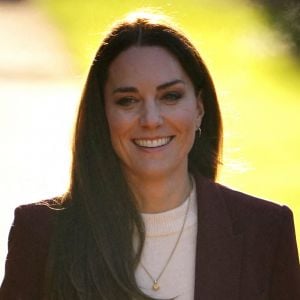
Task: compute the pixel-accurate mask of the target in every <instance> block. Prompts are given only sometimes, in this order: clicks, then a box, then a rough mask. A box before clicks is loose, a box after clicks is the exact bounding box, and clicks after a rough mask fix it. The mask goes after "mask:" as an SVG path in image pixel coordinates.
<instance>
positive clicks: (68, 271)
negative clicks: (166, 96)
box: [45, 17, 222, 300]
mask: <svg viewBox="0 0 300 300" xmlns="http://www.w3.org/2000/svg"><path fill="white" fill-rule="evenodd" d="M133 45H135V46H141V47H142V46H160V47H163V48H165V49H167V50H168V51H169V52H170V53H172V54H173V55H174V56H175V57H176V58H177V59H178V61H179V62H180V64H181V66H182V67H183V69H184V70H185V72H186V73H187V74H188V76H189V77H190V78H191V80H192V83H193V86H194V89H195V93H197V94H198V93H201V97H202V101H203V106H204V110H205V116H204V118H203V120H202V125H201V129H202V135H201V137H196V139H195V143H194V145H193V147H192V150H191V152H190V153H189V170H190V172H199V173H201V174H202V175H203V176H206V177H207V178H210V179H212V180H214V179H215V177H216V172H217V166H218V162H219V155H220V148H221V142H222V124H221V116H220V110H219V106H218V102H217V96H216V93H215V88H214V85H213V82H212V79H211V77H210V75H209V72H208V70H207V68H206V66H205V64H204V62H203V60H202V59H201V57H200V55H199V53H198V52H197V50H196V49H195V47H194V46H193V45H192V44H191V43H190V42H189V40H188V39H187V38H186V37H185V36H184V35H183V34H181V33H180V32H179V31H178V30H176V29H174V28H173V27H172V26H170V25H166V24H165V23H163V22H157V21H155V22H153V21H152V19H151V18H145V17H143V18H142V17H137V18H135V19H134V20H131V21H123V22H120V23H118V24H117V25H115V26H114V27H113V29H112V30H111V32H110V33H109V34H108V35H107V37H106V38H105V39H104V41H103V42H102V44H101V46H100V48H99V50H98V51H97V54H96V57H95V59H94V61H93V64H92V66H91V68H90V71H89V74H88V78H87V82H86V85H85V88H84V91H83V95H82V99H81V103H80V107H79V112H78V117H77V122H76V129H75V136H74V145H73V164H72V173H71V184H70V189H69V192H68V193H67V194H66V196H65V197H63V198H62V200H61V205H62V208H63V209H62V210H60V211H59V212H58V213H57V223H56V226H55V229H54V234H53V240H52V243H51V244H52V246H51V248H50V254H49V261H48V269H47V274H46V292H45V295H46V298H45V299H48V300H54V299H55V300H62V299H85V300H86V299H109V300H119V299H124V300H125V299H152V298H151V297H148V296H146V295H144V294H143V293H142V292H141V291H140V289H139V288H138V286H137V284H136V280H135V269H136V266H137V264H138V262H139V259H140V255H141V251H142V248H143V242H144V236H145V234H144V227H143V222H142V220H141V217H140V215H139V213H138V211H137V207H136V203H135V200H134V198H133V196H132V194H131V192H130V190H129V188H128V186H127V183H126V179H125V178H124V176H123V173H122V171H121V168H120V164H119V161H118V158H117V156H116V155H115V153H114V150H113V147H112V145H111V140H110V135H109V130H108V124H107V119H106V115H105V108H104V99H103V89H104V85H105V82H106V79H107V75H108V68H109V66H110V64H111V62H112V61H113V60H114V59H115V58H116V57H117V56H118V55H119V54H120V53H121V52H122V51H124V50H126V49H128V48H129V47H131V46H133ZM134 234H135V236H136V237H137V240H138V241H139V246H138V251H137V252H136V251H134V249H133V243H132V239H133V236H134Z"/></svg>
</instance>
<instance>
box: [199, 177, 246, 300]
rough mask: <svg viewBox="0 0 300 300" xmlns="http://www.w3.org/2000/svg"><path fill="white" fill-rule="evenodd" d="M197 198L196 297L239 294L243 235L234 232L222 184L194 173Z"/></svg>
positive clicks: (227, 296)
mask: <svg viewBox="0 0 300 300" xmlns="http://www.w3.org/2000/svg"><path fill="white" fill-rule="evenodd" d="M195 180H196V190H197V200H198V232H197V249H196V272H195V297H194V299H195V300H200V299H205V300H212V299H231V300H236V299H238V297H239V281H240V269H241V258H242V257H241V256H242V235H241V234H240V235H234V234H233V231H232V222H231V219H230V215H229V212H228V210H227V208H226V204H225V201H224V199H223V196H222V194H221V191H220V189H219V186H218V185H217V184H216V183H214V182H212V181H210V180H208V179H206V178H204V177H203V176H201V175H197V176H195Z"/></svg>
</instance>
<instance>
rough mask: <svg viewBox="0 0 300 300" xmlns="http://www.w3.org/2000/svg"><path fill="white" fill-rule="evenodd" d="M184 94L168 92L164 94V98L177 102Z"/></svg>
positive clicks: (167, 100) (169, 101)
mask: <svg viewBox="0 0 300 300" xmlns="http://www.w3.org/2000/svg"><path fill="white" fill-rule="evenodd" d="M182 96H183V95H182V93H179V92H168V93H166V94H164V95H163V96H162V99H163V100H165V101H166V102H168V103H171V104H175V103H176V102H178V100H180V99H181V98H182Z"/></svg>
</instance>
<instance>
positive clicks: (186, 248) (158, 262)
mask: <svg viewBox="0 0 300 300" xmlns="http://www.w3.org/2000/svg"><path fill="white" fill-rule="evenodd" d="M187 200H188V199H186V200H185V201H184V202H183V203H182V204H181V205H180V206H179V207H176V208H174V209H172V210H169V211H166V212H163V213H157V214H142V218H143V220H144V223H145V229H146V240H145V245H144V249H143V253H142V258H141V260H142V262H143V264H144V266H145V267H146V269H147V270H148V272H149V273H150V274H151V275H152V277H153V278H155V279H156V278H157V277H158V275H159V274H160V272H161V271H162V269H163V268H164V266H165V264H166V262H167V260H168V258H169V256H170V253H171V251H172V249H173V248H174V246H175V243H176V240H177V238H178V235H179V233H180V230H181V228H182V224H183V220H184V216H185V213H186V209H187V205H188V201H187ZM196 235H197V202H196V191H195V184H194V185H193V190H192V192H191V203H190V207H189V211H188V215H187V220H186V223H185V227H184V231H183V233H182V236H181V239H180V241H179V243H178V245H177V248H176V250H175V252H174V254H173V256H172V258H171V260H170V262H169V264H168V266H167V268H166V269H165V271H164V273H163V274H162V276H161V277H160V279H159V281H158V283H159V285H160V289H159V290H158V291H154V290H153V289H152V285H153V281H152V280H151V278H150V277H149V275H148V274H147V273H146V272H145V270H144V269H143V268H142V266H141V265H139V266H138V268H137V270H136V274H135V276H136V280H137V284H138V286H139V287H140V289H141V290H142V291H143V292H144V293H145V294H147V295H149V296H151V297H154V298H160V299H170V298H175V297H176V300H193V299H194V286H195V255H196Z"/></svg>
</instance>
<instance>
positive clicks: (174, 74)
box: [108, 46, 189, 85]
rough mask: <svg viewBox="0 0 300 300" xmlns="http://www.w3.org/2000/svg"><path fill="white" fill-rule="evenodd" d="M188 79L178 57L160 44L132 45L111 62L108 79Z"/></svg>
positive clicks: (138, 81)
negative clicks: (159, 45)
mask: <svg viewBox="0 0 300 300" xmlns="http://www.w3.org/2000/svg"><path fill="white" fill-rule="evenodd" d="M175 79H180V80H185V81H188V80H189V79H188V76H187V75H186V73H185V72H184V70H183V68H182V67H181V65H180V63H179V61H178V60H177V58H176V57H175V56H174V55H173V54H171V53H170V52H169V51H167V50H166V49H164V48H162V47H158V46H132V47H130V48H128V49H127V50H125V51H123V52H121V53H120V54H119V55H118V56H117V57H116V58H115V60H114V61H113V62H112V63H111V65H110V67H109V73H108V81H109V82H110V83H111V84H118V85H120V84H121V85H127V84H145V83H149V84H150V83H152V84H157V85H158V84H161V83H163V82H165V81H170V80H175Z"/></svg>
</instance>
